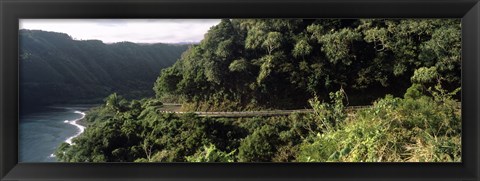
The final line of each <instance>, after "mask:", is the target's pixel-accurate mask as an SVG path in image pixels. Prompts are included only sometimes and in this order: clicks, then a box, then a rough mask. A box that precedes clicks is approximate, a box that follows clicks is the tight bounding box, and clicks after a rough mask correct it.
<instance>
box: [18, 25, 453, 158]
mask: <svg viewBox="0 0 480 181" xmlns="http://www.w3.org/2000/svg"><path fill="white" fill-rule="evenodd" d="M461 32H462V27H461V20H460V19H20V20H19V33H18V36H19V57H18V58H19V60H18V61H19V106H20V107H19V108H20V110H19V119H20V120H19V145H18V150H19V153H18V155H19V158H18V159H19V162H23V163H36V162H100V163H103V162H225V163H226V162H254V163H255V162H462V149H461V148H462V137H461V135H462V129H461V128H462V116H461V113H462V109H461V108H462V107H461V68H462V66H461V62H462V60H461V50H462V47H461V44H462V40H461Z"/></svg>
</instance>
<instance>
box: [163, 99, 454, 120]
mask: <svg viewBox="0 0 480 181" xmlns="http://www.w3.org/2000/svg"><path fill="white" fill-rule="evenodd" d="M457 104H458V106H459V108H460V109H461V107H462V104H461V102H457ZM370 107H372V105H363V106H348V107H346V108H345V109H346V110H347V111H354V110H361V109H368V108H370ZM160 112H163V113H175V114H187V113H194V114H197V115H198V116H200V117H258V116H260V117H266V116H288V115H290V114H293V113H311V112H313V109H295V110H272V111H231V112H215V111H214V112H182V111H160Z"/></svg>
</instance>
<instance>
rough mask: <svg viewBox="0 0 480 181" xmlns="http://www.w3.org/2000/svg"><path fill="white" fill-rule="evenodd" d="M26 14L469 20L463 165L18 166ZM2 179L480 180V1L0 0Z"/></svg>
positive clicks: (464, 57) (464, 69) (464, 59)
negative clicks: (21, 47)
mask: <svg viewBox="0 0 480 181" xmlns="http://www.w3.org/2000/svg"><path fill="white" fill-rule="evenodd" d="M21 18H461V19H462V121H463V122H462V126H463V127H462V160H463V161H462V163H18V150H17V149H18V148H17V143H18V134H17V133H18V22H19V21H18V20H19V19H21ZM0 27H1V30H0V31H1V32H0V42H1V44H0V51H1V52H0V55H1V60H0V180H465V181H467V180H468V181H473V180H479V173H480V169H479V168H480V167H479V165H480V162H479V153H480V147H479V146H480V144H478V143H479V131H480V127H479V125H480V124H479V123H478V121H479V114H480V109H479V103H480V96H479V92H480V90H479V86H480V84H479V80H480V79H479V73H478V71H479V70H480V64H479V60H480V53H479V52H480V51H479V50H480V46H479V44H480V3H479V1H478V0H299V1H295V0H140V1H135V0H123V1H120V0H115V1H114V0H62V1H60V0H36V1H34V0H0Z"/></svg>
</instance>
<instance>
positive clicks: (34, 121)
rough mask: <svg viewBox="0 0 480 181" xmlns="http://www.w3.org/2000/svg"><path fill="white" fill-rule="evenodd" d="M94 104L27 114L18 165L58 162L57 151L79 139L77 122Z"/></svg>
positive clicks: (21, 130)
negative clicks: (63, 144)
mask: <svg viewBox="0 0 480 181" xmlns="http://www.w3.org/2000/svg"><path fill="white" fill-rule="evenodd" d="M90 107H92V105H72V106H55V107H47V108H44V109H42V110H41V111H36V112H33V113H29V114H26V115H20V121H19V144H18V150H19V158H18V159H19V162H56V161H57V160H56V158H55V156H54V155H53V153H54V152H55V149H56V148H57V147H58V146H59V145H60V144H61V143H63V142H68V141H69V140H71V138H72V137H75V136H78V134H79V133H80V132H81V127H79V125H75V122H74V121H75V120H77V119H80V118H82V117H83V115H82V114H81V113H83V112H84V111H86V110H88V109H89V108H90Z"/></svg>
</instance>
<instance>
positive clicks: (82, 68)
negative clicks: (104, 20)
mask: <svg viewBox="0 0 480 181" xmlns="http://www.w3.org/2000/svg"><path fill="white" fill-rule="evenodd" d="M19 44H20V53H19V59H20V70H21V72H20V75H21V76H20V83H21V85H20V87H21V89H20V92H19V93H20V95H21V96H20V97H21V98H22V100H20V101H21V102H22V104H20V105H22V108H21V109H22V111H26V112H28V111H30V110H35V109H36V108H39V107H42V106H47V105H53V104H65V103H70V104H72V103H101V102H102V100H103V98H105V97H106V96H108V95H109V94H111V93H112V92H118V93H119V94H122V95H124V96H127V97H128V98H141V97H145V96H153V95H154V92H153V90H152V86H153V82H154V81H155V79H156V77H157V76H158V74H159V72H160V69H161V68H165V67H169V66H171V65H173V64H174V63H175V61H176V60H177V59H178V57H180V55H181V54H182V52H184V51H185V50H186V49H187V48H188V45H170V44H160V43H159V44H135V43H130V42H120V43H113V44H105V43H103V42H101V41H99V40H74V39H72V38H71V37H70V36H69V35H67V34H64V33H56V32H47V31H41V30H26V29H22V30H20V31H19Z"/></svg>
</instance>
